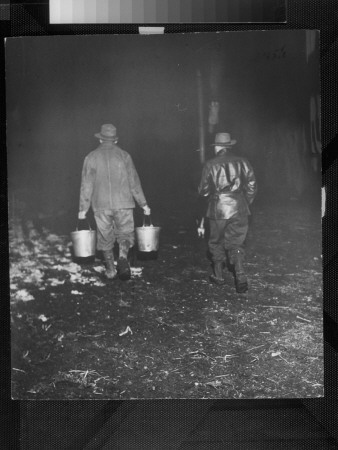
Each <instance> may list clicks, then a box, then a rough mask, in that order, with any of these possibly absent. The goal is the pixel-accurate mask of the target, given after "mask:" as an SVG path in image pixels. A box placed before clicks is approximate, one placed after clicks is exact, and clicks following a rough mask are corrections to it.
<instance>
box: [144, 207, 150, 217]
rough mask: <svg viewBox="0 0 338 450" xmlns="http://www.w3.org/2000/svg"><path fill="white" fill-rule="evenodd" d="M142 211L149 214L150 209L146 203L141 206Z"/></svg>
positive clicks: (146, 214)
mask: <svg viewBox="0 0 338 450" xmlns="http://www.w3.org/2000/svg"><path fill="white" fill-rule="evenodd" d="M143 212H144V215H145V216H150V213H151V210H150V208H149V206H148V205H146V206H143Z"/></svg>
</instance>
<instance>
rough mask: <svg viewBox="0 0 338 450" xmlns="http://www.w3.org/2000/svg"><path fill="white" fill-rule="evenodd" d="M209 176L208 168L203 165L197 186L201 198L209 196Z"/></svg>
mask: <svg viewBox="0 0 338 450" xmlns="http://www.w3.org/2000/svg"><path fill="white" fill-rule="evenodd" d="M209 175H210V170H209V167H208V165H205V166H204V167H203V170H202V177H201V181H200V184H199V186H198V193H199V195H201V196H202V197H208V196H209V195H210V194H211V191H210V184H209Z"/></svg>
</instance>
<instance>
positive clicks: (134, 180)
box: [126, 155, 147, 208]
mask: <svg viewBox="0 0 338 450" xmlns="http://www.w3.org/2000/svg"><path fill="white" fill-rule="evenodd" d="M126 167H127V173H128V179H129V185H130V190H131V193H132V194H133V197H134V199H135V201H136V202H137V204H138V205H139V206H140V208H143V207H144V206H146V204H147V201H146V199H145V196H144V193H143V190H142V186H141V182H140V178H139V176H138V174H137V172H136V169H135V166H134V163H133V160H132V158H131V156H130V155H128V157H127V160H126Z"/></svg>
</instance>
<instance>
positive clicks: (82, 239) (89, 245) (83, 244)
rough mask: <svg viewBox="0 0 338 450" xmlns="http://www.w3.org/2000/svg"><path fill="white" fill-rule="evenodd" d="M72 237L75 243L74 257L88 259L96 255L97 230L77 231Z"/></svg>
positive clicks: (72, 233)
mask: <svg viewBox="0 0 338 450" xmlns="http://www.w3.org/2000/svg"><path fill="white" fill-rule="evenodd" d="M70 235H71V238H72V242H73V249H74V255H75V256H76V257H77V258H88V257H89V256H94V255H95V249H96V231H95V230H79V231H78V230H76V231H72V232H71V233H70Z"/></svg>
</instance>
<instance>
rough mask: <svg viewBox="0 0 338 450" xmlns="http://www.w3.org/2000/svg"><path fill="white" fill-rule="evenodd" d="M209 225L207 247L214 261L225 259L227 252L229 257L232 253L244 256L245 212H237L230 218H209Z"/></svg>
mask: <svg viewBox="0 0 338 450" xmlns="http://www.w3.org/2000/svg"><path fill="white" fill-rule="evenodd" d="M209 225H210V236H209V241H208V247H209V251H210V253H211V257H212V261H213V262H214V263H217V262H223V261H225V260H226V253H227V252H228V254H229V257H230V259H231V257H232V254H234V253H237V254H238V253H240V254H241V255H242V256H243V257H244V256H245V250H244V246H243V244H244V241H245V238H246V235H247V232H248V216H247V215H246V214H245V215H239V214H237V215H235V216H233V217H231V218H230V219H209Z"/></svg>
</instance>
